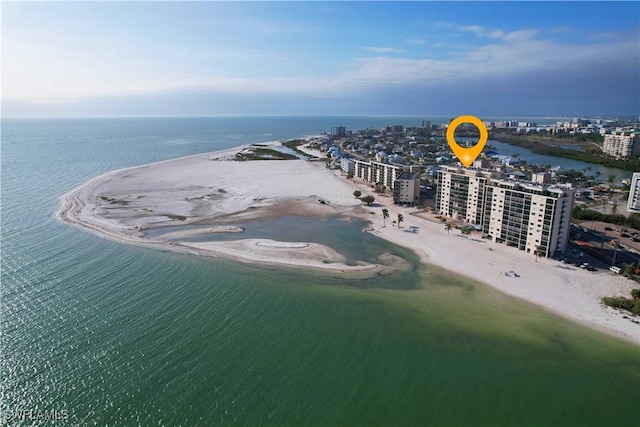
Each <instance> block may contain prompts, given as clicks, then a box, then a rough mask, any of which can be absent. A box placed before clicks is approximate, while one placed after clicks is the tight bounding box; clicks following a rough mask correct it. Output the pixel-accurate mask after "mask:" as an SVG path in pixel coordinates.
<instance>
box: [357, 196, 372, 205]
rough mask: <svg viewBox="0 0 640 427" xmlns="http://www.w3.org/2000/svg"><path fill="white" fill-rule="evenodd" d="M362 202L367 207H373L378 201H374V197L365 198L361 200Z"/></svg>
mask: <svg viewBox="0 0 640 427" xmlns="http://www.w3.org/2000/svg"><path fill="white" fill-rule="evenodd" d="M360 200H362V202H363V203H366V204H367V206H371V205H372V204H373V202H374V201H375V200H376V199H374V198H373V196H364V197H362V198H360Z"/></svg>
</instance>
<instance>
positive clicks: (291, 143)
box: [281, 139, 307, 156]
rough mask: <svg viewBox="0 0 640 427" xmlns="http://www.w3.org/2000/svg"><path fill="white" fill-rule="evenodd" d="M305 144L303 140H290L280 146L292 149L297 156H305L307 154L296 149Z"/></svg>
mask: <svg viewBox="0 0 640 427" xmlns="http://www.w3.org/2000/svg"><path fill="white" fill-rule="evenodd" d="M306 142H307V141H305V140H304V139H290V140H288V141H282V142H281V144H282V145H283V146H285V147H287V148H290V149H292V150H293V151H295V152H296V153H298V154H301V155H303V156H307V153H305V152H304V151H300V149H299V148H298V147H299V146H300V145H302V144H306Z"/></svg>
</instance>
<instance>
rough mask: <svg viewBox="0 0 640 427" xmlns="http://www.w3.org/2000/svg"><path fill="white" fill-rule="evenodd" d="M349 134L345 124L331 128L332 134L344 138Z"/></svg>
mask: <svg viewBox="0 0 640 427" xmlns="http://www.w3.org/2000/svg"><path fill="white" fill-rule="evenodd" d="M346 134H347V129H346V128H345V127H344V126H335V127H332V128H331V136H335V137H338V138H342V137H344V136H345V135H346Z"/></svg>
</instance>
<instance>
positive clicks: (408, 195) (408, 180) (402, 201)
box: [393, 171, 420, 206]
mask: <svg viewBox="0 0 640 427" xmlns="http://www.w3.org/2000/svg"><path fill="white" fill-rule="evenodd" d="M419 200H420V172H409V171H406V172H402V173H400V175H398V178H396V180H395V182H394V183H393V203H395V204H398V205H410V206H412V205H414V204H416V202H418V201H419Z"/></svg>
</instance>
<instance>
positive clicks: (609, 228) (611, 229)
mask: <svg viewBox="0 0 640 427" xmlns="http://www.w3.org/2000/svg"><path fill="white" fill-rule="evenodd" d="M604 229H605V230H607V231H613V228H611V227H605V228H604Z"/></svg>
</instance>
